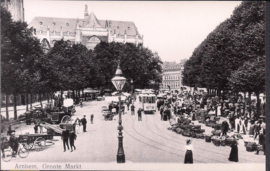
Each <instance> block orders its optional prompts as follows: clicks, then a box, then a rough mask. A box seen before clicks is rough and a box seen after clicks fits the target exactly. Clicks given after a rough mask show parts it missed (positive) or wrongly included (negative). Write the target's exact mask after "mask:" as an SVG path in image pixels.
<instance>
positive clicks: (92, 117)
mask: <svg viewBox="0 0 270 171" xmlns="http://www.w3.org/2000/svg"><path fill="white" fill-rule="evenodd" d="M93 120H94V114H92V115H91V124H93Z"/></svg>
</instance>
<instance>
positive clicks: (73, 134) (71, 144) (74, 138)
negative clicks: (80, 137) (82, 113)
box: [69, 131, 77, 152]
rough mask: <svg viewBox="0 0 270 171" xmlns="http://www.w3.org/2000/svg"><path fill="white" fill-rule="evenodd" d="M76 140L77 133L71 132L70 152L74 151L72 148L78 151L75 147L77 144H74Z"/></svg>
mask: <svg viewBox="0 0 270 171" xmlns="http://www.w3.org/2000/svg"><path fill="white" fill-rule="evenodd" d="M76 138H77V135H76V133H75V132H74V131H71V132H70V134H69V143H70V148H71V151H70V152H72V151H73V149H72V147H74V150H76V147H75V144H74V142H75V140H76Z"/></svg>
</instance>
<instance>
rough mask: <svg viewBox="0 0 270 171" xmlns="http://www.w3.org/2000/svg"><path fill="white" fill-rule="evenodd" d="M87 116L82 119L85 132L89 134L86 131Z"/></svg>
mask: <svg viewBox="0 0 270 171" xmlns="http://www.w3.org/2000/svg"><path fill="white" fill-rule="evenodd" d="M85 117H86V116H85V115H84V118H82V119H81V123H82V125H83V132H87V131H86V124H87V120H86V118H85Z"/></svg>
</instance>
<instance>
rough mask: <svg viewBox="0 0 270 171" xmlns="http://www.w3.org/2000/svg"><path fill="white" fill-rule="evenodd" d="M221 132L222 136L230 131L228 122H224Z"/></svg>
mask: <svg viewBox="0 0 270 171" xmlns="http://www.w3.org/2000/svg"><path fill="white" fill-rule="evenodd" d="M221 130H222V136H224V135H227V132H228V130H229V124H228V122H227V121H223V122H222V124H221Z"/></svg>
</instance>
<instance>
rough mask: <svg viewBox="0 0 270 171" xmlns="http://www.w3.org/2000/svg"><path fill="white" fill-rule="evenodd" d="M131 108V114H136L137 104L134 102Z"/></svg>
mask: <svg viewBox="0 0 270 171" xmlns="http://www.w3.org/2000/svg"><path fill="white" fill-rule="evenodd" d="M130 109H131V115H135V112H134V111H135V106H134V104H132V105H131V107H130Z"/></svg>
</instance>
